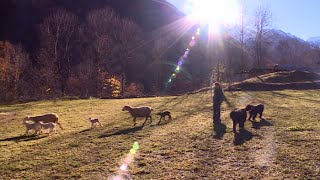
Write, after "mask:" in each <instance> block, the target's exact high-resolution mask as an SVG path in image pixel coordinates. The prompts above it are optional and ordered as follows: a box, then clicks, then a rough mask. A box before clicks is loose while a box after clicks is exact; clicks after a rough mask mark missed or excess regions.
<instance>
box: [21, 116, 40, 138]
mask: <svg viewBox="0 0 320 180" xmlns="http://www.w3.org/2000/svg"><path fill="white" fill-rule="evenodd" d="M23 124H24V125H25V126H26V132H25V133H24V135H27V134H28V133H29V131H30V130H34V134H36V135H39V134H40V130H41V125H40V123H39V122H36V123H28V122H27V121H26V120H24V119H23Z"/></svg>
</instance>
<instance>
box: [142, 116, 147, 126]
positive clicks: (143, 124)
mask: <svg viewBox="0 0 320 180" xmlns="http://www.w3.org/2000/svg"><path fill="white" fill-rule="evenodd" d="M148 118H149V116H147V117H146V120H145V121H144V122H143V124H142V126H144V123H146V122H147V120H148Z"/></svg>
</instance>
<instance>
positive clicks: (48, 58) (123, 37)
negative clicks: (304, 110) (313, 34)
mask: <svg viewBox="0 0 320 180" xmlns="http://www.w3.org/2000/svg"><path fill="white" fill-rule="evenodd" d="M241 17H242V18H240V20H239V23H238V25H237V26H235V27H232V28H231V29H229V30H228V31H226V33H225V34H224V35H223V36H222V38H221V39H220V40H219V41H217V42H216V44H215V45H213V46H210V45H208V37H206V35H205V34H207V33H202V34H203V35H201V36H200V38H199V39H198V40H197V43H196V46H194V47H193V49H192V51H191V53H190V54H189V56H188V57H187V58H186V63H185V64H184V65H183V68H182V71H181V73H178V74H177V75H176V76H175V79H174V81H173V82H171V83H168V82H167V80H168V78H169V76H170V75H171V73H172V72H174V69H175V68H176V65H175V64H176V63H177V61H178V60H179V58H181V55H183V52H184V51H185V48H186V47H187V44H188V43H189V38H190V35H191V34H192V32H191V31H188V32H187V33H186V35H185V36H183V37H182V38H181V39H178V37H180V36H181V32H178V31H170V32H168V30H167V29H165V28H162V29H161V28H160V29H158V30H156V31H154V32H152V33H146V32H144V31H143V29H141V28H140V26H139V25H138V24H136V23H135V22H134V21H132V20H130V19H127V18H123V17H120V16H119V15H118V14H117V13H116V12H115V11H114V10H113V9H111V8H108V7H104V8H101V9H95V10H92V11H91V12H89V13H88V14H87V15H86V17H85V18H84V20H83V17H81V18H80V17H78V16H77V15H75V14H73V13H72V12H69V11H67V10H65V9H62V8H60V9H56V10H54V11H52V13H50V15H49V16H47V17H46V18H45V19H44V20H43V21H42V23H41V24H39V26H38V28H37V29H38V32H37V35H38V37H37V39H38V42H37V44H38V45H37V47H36V48H35V50H33V53H32V54H30V53H29V52H27V51H26V50H25V49H24V47H23V46H22V45H21V44H13V43H10V42H8V41H2V42H0V88H1V91H0V100H1V101H13V100H29V99H48V98H59V97H64V96H77V97H81V98H87V97H91V96H92V97H103V98H110V97H121V96H122V97H128V96H142V95H144V94H162V93H179V92H185V91H191V90H195V89H198V88H201V87H204V86H208V85H209V84H210V81H211V79H212V78H213V79H215V80H217V78H218V80H220V81H234V80H237V75H236V73H237V72H239V71H242V70H245V69H249V68H252V67H264V66H266V65H267V64H268V63H270V59H272V58H274V57H272V55H274V54H276V53H275V52H271V53H270V49H271V48H270V41H271V39H270V37H269V35H270V33H269V31H270V24H271V14H270V11H268V9H267V8H260V9H258V10H257V11H256V14H255V18H254V21H252V22H249V21H248V19H249V18H247V16H245V14H244V13H243V16H241ZM249 26H251V27H250V28H249ZM176 39H178V40H176ZM171 44H174V45H172V46H170V45H171ZM221 45H223V48H222V46H221ZM278 46H279V47H277V48H276V49H277V52H278V53H279V54H280V55H279V56H278V57H281V61H283V62H284V63H293V64H299V59H300V60H301V59H303V58H305V57H308V58H310V59H315V60H314V61H313V60H312V63H315V62H316V60H317V59H318V58H319V56H320V53H319V48H315V49H313V50H312V51H310V50H309V49H308V48H307V47H305V48H300V47H301V46H302V45H301V43H299V42H297V41H295V40H292V39H291V40H283V41H281V42H280V43H279V45H278ZM298 46H299V48H298V49H299V51H297V50H296V49H297V47H298ZM214 49H215V50H214ZM271 61H272V60H271ZM212 75H213V76H214V77H212Z"/></svg>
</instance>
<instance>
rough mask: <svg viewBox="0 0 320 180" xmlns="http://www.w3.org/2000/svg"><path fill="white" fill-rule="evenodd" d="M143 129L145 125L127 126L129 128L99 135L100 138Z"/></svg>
mask: <svg viewBox="0 0 320 180" xmlns="http://www.w3.org/2000/svg"><path fill="white" fill-rule="evenodd" d="M142 129H143V126H137V127H131V128H127V129H123V130H120V131H117V132H114V133H111V134H102V135H100V136H99V138H105V137H110V136H116V135H123V134H130V133H135V132H137V131H140V130H142Z"/></svg>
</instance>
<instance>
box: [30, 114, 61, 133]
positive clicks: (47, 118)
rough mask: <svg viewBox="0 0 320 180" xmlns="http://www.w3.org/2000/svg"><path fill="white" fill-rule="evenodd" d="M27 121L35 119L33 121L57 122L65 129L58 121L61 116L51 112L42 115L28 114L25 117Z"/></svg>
mask: <svg viewBox="0 0 320 180" xmlns="http://www.w3.org/2000/svg"><path fill="white" fill-rule="evenodd" d="M24 120H25V121H33V122H35V123H36V122H39V121H42V122H44V123H49V122H52V123H55V124H58V125H59V126H60V128H61V129H62V130H63V128H62V126H61V124H60V123H59V122H58V120H59V116H58V115H57V114H55V113H50V114H44V115H41V116H33V117H32V116H26V117H25V118H24Z"/></svg>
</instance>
